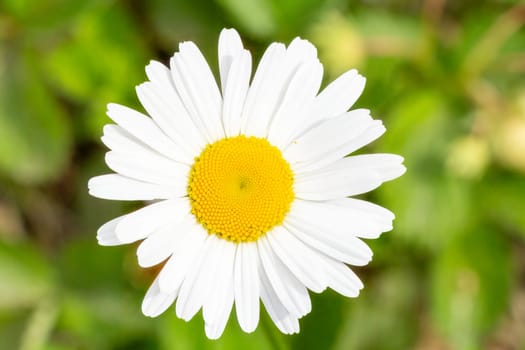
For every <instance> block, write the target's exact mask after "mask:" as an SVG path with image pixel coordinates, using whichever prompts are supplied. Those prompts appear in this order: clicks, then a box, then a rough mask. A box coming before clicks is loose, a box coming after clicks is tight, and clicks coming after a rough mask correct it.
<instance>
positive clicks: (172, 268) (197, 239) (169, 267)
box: [159, 220, 208, 293]
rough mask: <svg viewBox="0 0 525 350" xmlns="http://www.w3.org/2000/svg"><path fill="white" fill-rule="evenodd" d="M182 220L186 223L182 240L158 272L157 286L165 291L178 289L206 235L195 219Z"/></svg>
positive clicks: (193, 262) (192, 264)
mask: <svg viewBox="0 0 525 350" xmlns="http://www.w3.org/2000/svg"><path fill="white" fill-rule="evenodd" d="M184 222H185V223H186V224H187V227H186V228H185V229H184V232H185V237H184V240H183V241H182V242H181V244H179V245H178V247H177V248H176V249H175V251H174V252H173V255H172V256H171V258H169V259H168V261H167V262H166V265H164V268H163V269H162V271H161V272H160V274H159V286H160V289H161V290H162V291H163V292H165V293H169V292H171V291H174V290H177V289H179V287H180V285H181V283H182V282H183V281H184V279H185V278H186V276H187V275H188V271H191V269H192V268H193V266H194V265H195V261H196V259H197V257H198V256H199V254H200V251H201V249H202V247H203V245H204V242H205V240H206V238H207V237H208V234H207V233H206V232H205V231H204V229H203V228H202V226H201V225H200V224H198V223H197V222H195V220H193V221H186V220H185V221H184Z"/></svg>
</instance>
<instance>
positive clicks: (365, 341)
mask: <svg viewBox="0 0 525 350" xmlns="http://www.w3.org/2000/svg"><path fill="white" fill-rule="evenodd" d="M364 284H365V288H364V289H363V290H362V291H361V295H360V296H359V298H357V299H349V300H346V301H345V304H346V308H345V309H346V310H345V309H344V311H343V312H344V315H345V317H344V319H343V323H342V324H341V326H340V328H339V330H338V336H337V338H336V344H335V346H334V347H333V349H336V350H345V349H363V350H366V349H370V350H372V349H385V350H389V349H392V350H397V349H412V348H413V343H414V341H415V339H414V337H415V333H414V329H416V328H417V322H418V314H417V304H416V303H414V300H417V291H418V287H419V286H420V284H421V281H419V280H418V278H417V273H416V271H415V270H414V268H413V267H411V266H406V265H405V266H402V267H401V268H399V267H398V268H389V269H384V270H383V271H382V272H381V273H380V274H378V275H376V277H375V278H373V279H371V280H369V281H365V282H364Z"/></svg>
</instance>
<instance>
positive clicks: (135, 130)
mask: <svg viewBox="0 0 525 350" xmlns="http://www.w3.org/2000/svg"><path fill="white" fill-rule="evenodd" d="M107 115H108V116H109V117H110V118H111V119H112V120H113V121H114V122H115V123H117V124H118V125H120V126H121V127H122V128H123V129H124V130H126V131H127V132H128V133H129V134H130V135H132V136H133V137H134V138H136V139H137V140H139V141H140V142H142V143H144V144H145V145H148V146H149V147H151V148H152V149H154V150H155V151H157V152H159V153H161V154H162V155H164V156H166V157H169V158H171V159H173V160H176V161H179V162H187V161H188V157H187V154H186V153H185V151H184V149H183V148H182V147H180V146H179V145H178V144H176V143H174V142H173V141H172V140H171V139H169V138H168V137H167V136H166V134H164V132H163V131H161V129H160V128H159V127H158V126H157V124H155V122H154V121H153V120H151V119H150V118H148V117H147V116H145V115H144V114H142V113H139V112H137V111H135V110H133V109H131V108H128V107H125V106H121V105H118V104H115V103H110V104H108V111H107Z"/></svg>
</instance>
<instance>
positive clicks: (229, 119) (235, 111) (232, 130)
mask: <svg viewBox="0 0 525 350" xmlns="http://www.w3.org/2000/svg"><path fill="white" fill-rule="evenodd" d="M251 71H252V59H251V55H250V52H249V51H246V50H244V51H243V52H241V53H240V54H239V55H238V56H237V57H235V59H234V60H233V62H232V64H231V67H230V68H229V70H228V76H227V77H226V78H225V79H227V81H226V82H223V96H224V101H223V105H222V120H223V124H224V130H225V132H226V136H230V137H232V136H237V135H239V132H240V130H241V125H242V123H243V121H242V110H243V107H244V101H245V99H246V94H247V92H248V86H249V83H250V75H251Z"/></svg>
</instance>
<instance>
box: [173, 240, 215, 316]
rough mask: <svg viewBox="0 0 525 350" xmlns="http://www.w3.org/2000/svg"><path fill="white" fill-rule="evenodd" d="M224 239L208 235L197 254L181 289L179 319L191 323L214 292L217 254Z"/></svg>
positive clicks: (177, 309)
mask: <svg viewBox="0 0 525 350" xmlns="http://www.w3.org/2000/svg"><path fill="white" fill-rule="evenodd" d="M221 240H222V239H220V238H218V237H217V236H216V235H208V237H207V238H206V241H205V242H204V245H203V247H202V249H201V250H200V251H199V252H198V253H197V256H196V259H195V261H194V263H193V266H192V267H191V268H190V269H189V270H188V274H187V276H186V278H185V279H184V282H182V285H181V287H180V293H179V297H178V298H177V305H176V313H177V317H179V318H181V319H183V320H185V321H189V320H191V319H192V318H193V316H195V314H196V313H197V312H198V311H199V309H200V308H201V306H202V305H203V304H204V302H205V301H206V299H207V298H208V295H210V293H212V292H213V290H212V289H213V288H214V286H213V284H212V283H211V282H213V279H214V278H213V277H214V275H215V273H216V270H217V259H218V258H219V257H220V255H219V254H218V253H217V252H218V251H219V249H220V248H219V247H220V244H221V242H220V241H221Z"/></svg>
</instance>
